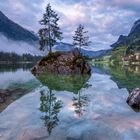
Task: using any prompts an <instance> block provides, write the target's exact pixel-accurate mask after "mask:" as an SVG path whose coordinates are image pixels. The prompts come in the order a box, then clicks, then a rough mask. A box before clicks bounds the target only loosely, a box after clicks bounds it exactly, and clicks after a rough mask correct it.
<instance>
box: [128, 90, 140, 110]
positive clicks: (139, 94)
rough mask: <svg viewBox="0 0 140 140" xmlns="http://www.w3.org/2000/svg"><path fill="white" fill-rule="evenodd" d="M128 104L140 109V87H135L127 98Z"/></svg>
mask: <svg viewBox="0 0 140 140" xmlns="http://www.w3.org/2000/svg"><path fill="white" fill-rule="evenodd" d="M126 102H127V103H128V105H129V106H131V107H132V108H133V109H134V110H139V109H140V88H135V89H134V90H133V91H132V92H131V93H130V95H129V97H128V98H127V101H126Z"/></svg>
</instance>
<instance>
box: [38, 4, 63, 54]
mask: <svg viewBox="0 0 140 140" xmlns="http://www.w3.org/2000/svg"><path fill="white" fill-rule="evenodd" d="M58 21H59V17H58V15H57V13H56V12H55V11H54V10H52V8H51V6H50V4H48V5H47V7H46V10H45V13H44V14H43V18H42V19H41V21H40V24H41V25H42V26H43V28H41V29H40V30H39V32H38V33H39V37H40V50H44V49H45V46H46V45H47V46H48V47H49V52H50V53H51V52H52V47H53V46H54V45H55V43H56V41H57V40H61V39H62V37H61V35H62V32H61V31H60V28H59V26H58Z"/></svg>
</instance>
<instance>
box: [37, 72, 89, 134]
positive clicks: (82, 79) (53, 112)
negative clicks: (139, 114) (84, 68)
mask: <svg viewBox="0 0 140 140" xmlns="http://www.w3.org/2000/svg"><path fill="white" fill-rule="evenodd" d="M36 77H37V79H39V80H40V82H41V83H42V84H43V85H44V86H47V88H48V92H47V93H45V91H41V97H40V102H41V104H40V111H41V112H44V113H45V114H44V115H43V116H42V117H41V119H42V120H43V122H44V124H45V126H46V127H47V130H48V133H49V134H51V132H52V129H53V128H55V127H56V126H57V125H58V122H59V118H58V114H59V112H60V110H61V108H62V104H63V101H62V100H58V99H57V97H56V95H55V94H54V93H53V92H54V91H67V92H72V93H74V96H73V97H72V107H73V110H74V112H75V114H76V115H77V116H78V117H81V116H82V115H83V112H84V111H86V109H85V107H86V106H87V105H88V102H89V99H88V97H87V95H81V93H82V89H87V88H89V87H90V86H91V85H90V84H88V80H89V78H90V76H86V75H85V76H80V75H75V76H72V75H63V76H62V75H54V74H47V73H46V74H44V75H36Z"/></svg>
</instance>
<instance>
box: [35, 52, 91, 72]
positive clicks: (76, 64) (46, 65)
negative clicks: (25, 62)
mask: <svg viewBox="0 0 140 140" xmlns="http://www.w3.org/2000/svg"><path fill="white" fill-rule="evenodd" d="M32 73H33V74H44V73H55V74H65V75H68V74H72V75H73V74H89V75H90V74H91V68H90V65H89V63H88V62H87V61H86V59H85V57H83V56H82V55H81V53H80V52H79V50H78V49H74V50H73V51H70V52H54V53H51V54H48V55H47V56H46V57H44V58H42V59H41V60H40V61H39V62H38V63H37V64H36V65H35V66H34V67H33V68H32Z"/></svg>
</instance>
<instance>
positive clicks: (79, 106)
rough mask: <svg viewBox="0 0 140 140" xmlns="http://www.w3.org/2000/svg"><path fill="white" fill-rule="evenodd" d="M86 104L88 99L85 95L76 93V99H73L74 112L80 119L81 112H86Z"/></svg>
mask: <svg viewBox="0 0 140 140" xmlns="http://www.w3.org/2000/svg"><path fill="white" fill-rule="evenodd" d="M88 102H89V99H88V97H87V96H86V95H81V91H79V92H78V95H77V96H76V97H73V106H74V111H75V113H76V114H77V115H78V117H81V116H82V115H83V112H84V111H86V110H85V107H86V106H87V105H88Z"/></svg>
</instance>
